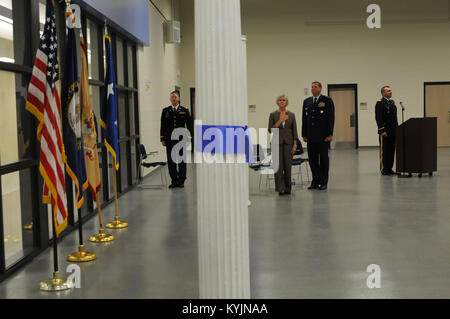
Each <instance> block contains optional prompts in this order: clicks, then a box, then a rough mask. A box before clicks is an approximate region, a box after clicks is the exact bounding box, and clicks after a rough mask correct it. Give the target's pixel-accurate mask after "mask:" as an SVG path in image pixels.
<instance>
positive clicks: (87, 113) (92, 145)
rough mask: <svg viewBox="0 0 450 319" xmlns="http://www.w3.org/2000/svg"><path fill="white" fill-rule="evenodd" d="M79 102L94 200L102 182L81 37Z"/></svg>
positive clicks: (89, 181)
mask: <svg viewBox="0 0 450 319" xmlns="http://www.w3.org/2000/svg"><path fill="white" fill-rule="evenodd" d="M80 104H81V122H82V130H83V141H84V154H85V160H86V173H87V181H88V185H89V190H90V191H91V193H92V197H93V198H94V200H96V199H97V192H98V191H100V187H101V185H102V182H101V179H100V169H99V165H98V150H97V132H96V128H95V121H94V112H93V110H92V101H91V96H90V94H89V78H88V65H87V48H86V42H84V39H83V38H81V76H80Z"/></svg>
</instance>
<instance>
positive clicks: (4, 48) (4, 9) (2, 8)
mask: <svg viewBox="0 0 450 319" xmlns="http://www.w3.org/2000/svg"><path fill="white" fill-rule="evenodd" d="M13 34H14V32H13V14H12V0H1V1H0V61H1V62H10V63H14V62H15V61H14V43H13Z"/></svg>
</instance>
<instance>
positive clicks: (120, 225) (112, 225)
mask: <svg viewBox="0 0 450 319" xmlns="http://www.w3.org/2000/svg"><path fill="white" fill-rule="evenodd" d="M105 35H108V25H107V20H106V19H105ZM105 70H106V68H105ZM111 159H112V160H111V162H113V165H112V169H113V179H114V202H115V208H116V215H115V216H114V221H113V222H110V223H107V224H106V228H113V229H120V228H126V227H128V223H127V222H124V221H121V220H120V218H119V207H118V203H117V176H116V166H115V165H116V163H114V158H113V156H112V154H111Z"/></svg>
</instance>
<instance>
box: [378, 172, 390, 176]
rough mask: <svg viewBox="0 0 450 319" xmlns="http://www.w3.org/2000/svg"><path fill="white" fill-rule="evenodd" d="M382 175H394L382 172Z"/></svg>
mask: <svg viewBox="0 0 450 319" xmlns="http://www.w3.org/2000/svg"><path fill="white" fill-rule="evenodd" d="M381 175H384V176H389V175H392V174H391V173H390V172H382V173H381Z"/></svg>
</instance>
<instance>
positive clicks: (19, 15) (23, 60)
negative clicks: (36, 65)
mask: <svg viewBox="0 0 450 319" xmlns="http://www.w3.org/2000/svg"><path fill="white" fill-rule="evenodd" d="M27 2H29V1H26V0H14V1H13V2H12V20H13V21H14V22H13V24H14V26H13V35H14V36H13V38H14V49H13V51H14V56H13V58H14V61H13V62H15V63H17V64H22V65H31V59H30V49H31V48H30V45H29V43H30V41H29V37H30V34H29V32H28V31H27V28H28V27H29V23H30V22H29V19H27V13H28V12H27V10H28V5H27ZM8 3H11V1H10V0H7V1H5V0H2V1H0V24H2V23H3V25H0V33H3V32H4V31H5V29H4V27H5V24H6V25H7V24H8V22H10V21H8V20H9V17H10V11H9V9H8V7H9V6H8ZM11 27H12V26H11ZM6 30H10V27H7V28H6ZM8 32H9V31H8ZM0 38H2V36H1V35H0ZM11 44H12V42H11ZM7 47H9V46H7ZM0 48H2V49H3V48H4V47H3V43H2V44H1V45H0ZM2 57H7V56H5V55H1V54H0V60H1V59H2ZM4 62H8V61H4ZM11 62H12V61H11Z"/></svg>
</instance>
